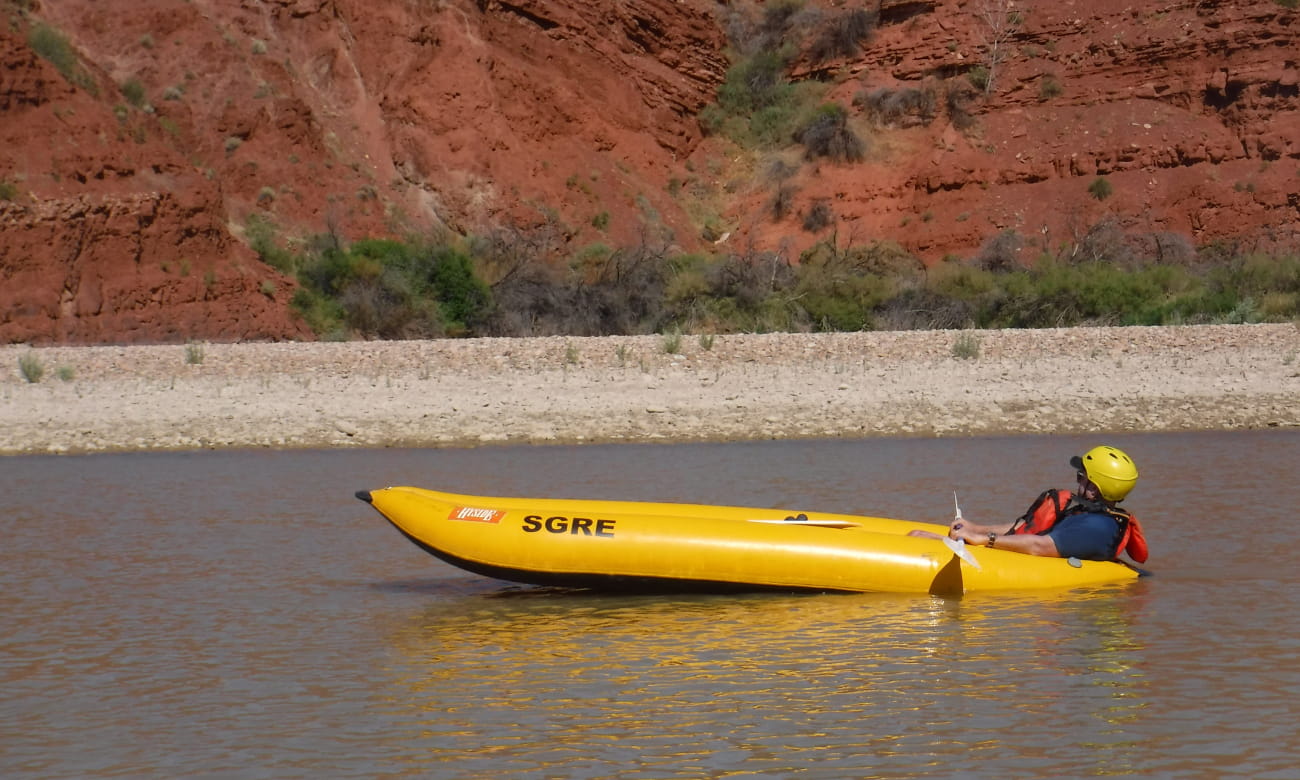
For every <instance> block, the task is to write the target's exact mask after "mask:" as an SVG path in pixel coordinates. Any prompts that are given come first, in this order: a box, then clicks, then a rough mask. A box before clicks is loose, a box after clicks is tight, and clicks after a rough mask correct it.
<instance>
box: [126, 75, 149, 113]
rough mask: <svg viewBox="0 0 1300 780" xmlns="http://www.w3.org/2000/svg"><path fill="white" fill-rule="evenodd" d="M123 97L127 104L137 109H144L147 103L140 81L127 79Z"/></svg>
mask: <svg viewBox="0 0 1300 780" xmlns="http://www.w3.org/2000/svg"><path fill="white" fill-rule="evenodd" d="M122 97H124V98H126V102H128V103H130V104H131V105H133V106H135V107H136V108H144V105H145V102H146V96H145V92H144V85H143V84H141V83H140V80H139V79H136V78H131V79H127V80H126V81H125V82H123V83H122Z"/></svg>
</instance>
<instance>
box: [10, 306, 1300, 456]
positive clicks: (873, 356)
mask: <svg viewBox="0 0 1300 780" xmlns="http://www.w3.org/2000/svg"><path fill="white" fill-rule="evenodd" d="M25 356H26V357H27V359H28V360H29V361H31V360H35V361H36V362H37V363H39V365H40V366H41V367H42V368H43V369H44V374H43V376H42V378H41V380H40V381H39V382H29V381H27V380H26V379H25V378H24V377H23V374H22V372H21V371H20V367H19V363H20V360H22V359H23V358H24V357H25ZM0 365H3V366H7V367H8V368H7V370H4V371H0V454H32V455H34V454H51V453H89V452H126V451H177V450H199V449H244V448H274V449H295V448H331V447H475V446H484V445H493V444H524V443H529V444H547V443H550V444H575V443H611V442H685V441H745V440H760V439H817V438H869V437H883V436H890V437H906V436H926V437H930V436H971V435H997V434H1036V433H1061V434H1066V433H1070V434H1077V433H1107V432H1138V431H1143V432H1155V431H1188V430H1253V429H1260V428H1293V427H1300V326H1298V325H1296V324H1291V323H1287V324H1266V325H1195V326H1177V327H1096V328H1061V329H1045V330H998V331H991V330H990V331H981V330H962V331H952V330H948V331H896V332H892V331H891V332H883V331H873V332H859V333H812V334H759V335H754V334H745V335H720V336H716V337H707V336H705V337H700V336H693V335H684V336H681V337H680V338H679V339H678V338H675V337H665V336H607V337H590V338H582V337H563V336H552V337H537V338H501V339H466V340H453V339H442V340H430V341H401V342H395V341H387V342H275V343H243V344H203V345H176V344H172V345H149V346H124V347H112V346H98V347H64V346H60V347H37V348H31V347H27V346H23V345H9V346H4V347H0Z"/></svg>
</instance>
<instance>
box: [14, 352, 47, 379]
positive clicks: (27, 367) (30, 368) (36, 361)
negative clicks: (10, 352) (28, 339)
mask: <svg viewBox="0 0 1300 780" xmlns="http://www.w3.org/2000/svg"><path fill="white" fill-rule="evenodd" d="M18 372H19V373H20V374H22V375H23V379H26V380H27V381H28V382H29V383H31V384H36V383H37V382H39V381H41V377H43V376H45V365H44V364H42V363H41V359H40V358H39V357H37V356H36V353H35V352H27V353H24V354H23V355H20V356H19V358H18Z"/></svg>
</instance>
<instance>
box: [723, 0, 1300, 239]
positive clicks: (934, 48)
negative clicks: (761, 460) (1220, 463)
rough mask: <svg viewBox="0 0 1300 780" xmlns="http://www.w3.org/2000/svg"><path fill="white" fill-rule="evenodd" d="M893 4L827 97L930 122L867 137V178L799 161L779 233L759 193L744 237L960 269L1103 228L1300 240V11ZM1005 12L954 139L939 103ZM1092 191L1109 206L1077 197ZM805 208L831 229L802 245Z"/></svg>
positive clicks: (1224, 6)
mask: <svg viewBox="0 0 1300 780" xmlns="http://www.w3.org/2000/svg"><path fill="white" fill-rule="evenodd" d="M891 7H892V8H893V9H895V10H894V12H893V13H892V14H890V13H886V14H885V15H883V16H882V25H881V27H880V28H879V29H878V30H877V33H876V35H875V37H874V39H873V40H872V42H871V43H870V45H869V46H868V47H867V49H866V51H865V52H864V54H863V56H862V57H861V58H860V59H857V60H855V61H853V62H848V63H841V64H842V66H843V67H845V68H846V69H847V70H848V71H849V72H851V73H852V74H853V77H852V78H848V79H845V80H843V81H842V82H841V83H840V84H838V85H837V86H836V87H835V88H834V90H833V91H832V93H831V97H832V99H835V100H838V101H839V102H841V103H842V104H843V105H850V104H852V103H854V101H855V99H856V100H857V101H858V103H859V108H861V103H862V98H863V97H864V96H867V95H870V94H871V93H872V92H873V91H876V90H890V91H894V92H897V91H901V90H906V89H919V90H925V89H930V90H933V91H934V93H935V94H936V96H937V98H938V101H939V105H938V107H937V110H936V116H935V118H934V119H932V120H930V121H926V122H917V121H909V119H914V117H909V116H908V115H903V116H900V117H899V118H898V119H897V120H896V121H893V122H888V123H884V125H883V126H882V127H878V128H876V129H875V131H874V134H873V135H872V136H871V137H872V138H873V139H874V141H875V148H874V150H873V151H872V152H870V153H869V154H868V159H867V160H866V162H864V163H862V164H858V165H852V166H837V165H829V164H822V165H817V166H807V165H805V166H804V168H803V169H802V170H801V172H800V173H799V174H798V175H797V176H796V177H795V179H794V180H793V181H792V182H790V186H792V187H795V188H796V189H797V195H796V196H795V198H794V202H793V205H792V206H791V207H790V211H791V216H790V217H787V218H786V219H785V220H783V221H782V222H773V220H772V219H770V218H769V217H767V216H766V215H765V214H764V210H765V209H766V208H767V205H766V201H765V200H764V197H769V196H767V193H764V192H760V193H757V194H755V195H752V196H751V197H749V198H748V199H747V200H745V201H744V202H742V203H741V204H739V206H738V207H737V208H736V210H735V212H734V214H735V217H736V222H737V223H738V224H740V225H742V231H741V235H742V238H748V239H749V240H757V241H758V242H759V243H760V244H763V245H767V246H774V245H777V244H779V243H780V242H785V243H786V246H787V247H788V249H789V251H791V252H794V253H797V252H798V251H800V250H801V249H803V248H806V247H807V246H808V245H810V244H811V243H812V242H813V241H814V240H816V239H817V238H820V237H823V236H825V235H827V234H829V230H830V229H836V230H838V235H839V239H840V241H841V243H843V242H844V241H845V240H846V237H849V238H851V239H856V240H857V241H863V240H868V239H875V238H888V239H894V240H897V241H898V242H899V243H901V244H902V245H903V246H904V247H905V248H907V249H908V250H910V251H912V252H915V253H917V254H919V255H921V256H922V257H923V258H924V259H926V260H928V261H934V260H938V259H940V258H943V257H945V256H949V255H955V256H958V257H971V256H973V255H975V254H976V253H978V252H979V250H980V247H981V246H982V245H983V244H984V242H986V241H987V240H988V239H989V238H990V237H991V236H994V235H996V234H998V233H999V232H1001V231H1006V230H1013V231H1016V233H1017V234H1018V235H1019V236H1020V237H1021V238H1022V239H1024V250H1023V251H1024V252H1026V253H1028V254H1029V257H1031V258H1032V257H1033V256H1035V255H1037V254H1038V253H1039V252H1041V251H1047V252H1059V251H1060V248H1061V247H1062V246H1064V245H1068V244H1071V243H1074V242H1077V241H1078V240H1080V239H1081V238H1082V237H1083V236H1085V235H1086V234H1087V233H1088V231H1089V229H1090V228H1095V226H1097V225H1098V224H1101V223H1106V222H1109V223H1111V224H1114V225H1115V226H1117V227H1118V228H1119V229H1121V230H1123V231H1125V232H1128V233H1138V234H1146V235H1150V236H1157V237H1159V236H1166V235H1169V234H1176V235H1178V236H1182V237H1185V241H1186V242H1188V245H1190V243H1191V242H1194V243H1195V244H1197V245H1204V244H1208V243H1211V242H1214V241H1229V242H1233V243H1235V244H1237V245H1239V246H1240V247H1241V248H1247V249H1249V248H1255V247H1259V248H1274V247H1277V246H1294V243H1295V241H1296V239H1297V238H1298V237H1300V230H1298V227H1297V223H1298V222H1300V220H1297V217H1300V212H1298V209H1300V201H1298V200H1297V196H1296V194H1295V193H1296V191H1297V189H1300V188H1297V186H1296V177H1297V170H1298V169H1300V165H1297V159H1300V99H1298V95H1300V90H1298V89H1297V64H1298V63H1300V55H1297V54H1296V52H1297V51H1300V48H1298V47H1297V43H1298V41H1297V34H1298V32H1297V31H1298V30H1300V13H1297V12H1296V11H1293V10H1288V9H1285V8H1283V7H1282V6H1280V5H1279V4H1278V3H1276V2H1273V0H1265V1H1264V2H1246V3H1234V2H1226V1H1225V2H1214V1H1213V0H1211V1H1210V2H1195V1H1193V0H1186V1H1185V2H1174V3H1154V2H1137V3H1133V2H1115V1H1113V0H1098V2H1086V3H1085V2H1068V1H1067V2H1014V3H1011V2H1006V1H1005V0H946V1H942V2H933V3H892V4H891V3H887V4H886V9H889V8H891ZM1008 15H1009V16H1010V18H1011V19H1012V21H1013V23H1012V24H1010V25H1009V26H1008V32H1007V35H1006V37H1005V39H1004V40H1002V41H1001V47H1000V54H999V59H998V61H997V62H996V66H995V67H993V68H992V71H993V81H992V85H991V87H990V89H989V90H988V94H987V95H984V94H977V95H976V96H975V97H974V98H970V99H968V101H967V107H968V110H969V111H970V113H971V117H970V120H971V124H970V126H969V127H966V128H958V127H954V122H953V121H952V120H951V118H950V117H949V116H947V115H945V112H944V106H943V101H944V98H945V97H946V92H945V91H946V90H947V89H949V88H951V87H952V86H954V85H956V86H961V85H962V84H963V82H966V81H967V79H966V78H965V77H964V76H963V77H961V78H953V75H954V74H966V73H969V72H970V70H971V69H972V68H976V67H987V66H988V65H989V64H990V54H989V46H990V45H991V43H992V41H993V39H994V38H995V37H996V36H995V35H994V33H993V31H992V29H991V27H990V24H989V21H988V20H989V19H990V18H992V19H995V20H996V19H1004V20H1005V19H1007V18H1008ZM968 86H969V85H968ZM1099 177H1104V178H1105V179H1106V180H1107V182H1108V183H1109V185H1110V192H1111V194H1110V196H1109V197H1106V198H1104V199H1101V198H1098V197H1097V196H1096V195H1095V194H1094V193H1093V192H1091V191H1090V189H1089V188H1090V186H1091V185H1092V184H1093V182H1095V181H1096V179H1097V178H1099ZM818 201H821V202H824V203H827V204H829V205H830V206H831V208H832V210H833V211H834V213H835V215H836V217H837V221H836V223H835V224H834V225H833V226H832V227H831V228H830V229H828V230H826V231H823V232H822V233H821V234H820V235H818V236H812V235H808V234H806V233H805V234H802V235H801V234H800V233H799V231H798V230H797V223H798V222H799V221H800V217H801V216H802V215H803V214H805V213H807V210H808V209H809V208H810V207H811V204H813V203H816V202H818ZM744 216H748V217H750V219H749V220H746V219H744V218H743V217H744ZM746 224H749V225H752V226H753V227H751V228H749V229H748V230H746V229H745V228H744V227H743V226H744V225H746Z"/></svg>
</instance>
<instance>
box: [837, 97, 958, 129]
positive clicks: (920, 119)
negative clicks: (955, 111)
mask: <svg viewBox="0 0 1300 780" xmlns="http://www.w3.org/2000/svg"><path fill="white" fill-rule="evenodd" d="M853 104H854V105H855V106H859V107H861V108H862V110H863V112H864V113H865V114H866V115H867V118H868V119H870V120H871V121H872V122H875V123H876V124H877V125H880V126H884V127H889V126H899V127H913V126H925V125H928V124H930V123H931V122H933V121H934V118H935V114H936V112H937V108H938V99H937V98H936V96H935V92H934V88H933V87H925V88H917V87H907V88H905V89H888V88H886V87H880V88H879V89H875V90H872V91H871V92H863V93H859V94H858V95H856V96H854V98H853Z"/></svg>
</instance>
